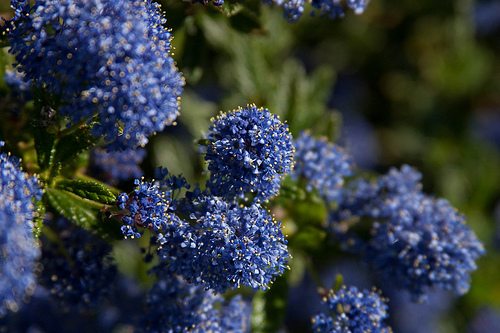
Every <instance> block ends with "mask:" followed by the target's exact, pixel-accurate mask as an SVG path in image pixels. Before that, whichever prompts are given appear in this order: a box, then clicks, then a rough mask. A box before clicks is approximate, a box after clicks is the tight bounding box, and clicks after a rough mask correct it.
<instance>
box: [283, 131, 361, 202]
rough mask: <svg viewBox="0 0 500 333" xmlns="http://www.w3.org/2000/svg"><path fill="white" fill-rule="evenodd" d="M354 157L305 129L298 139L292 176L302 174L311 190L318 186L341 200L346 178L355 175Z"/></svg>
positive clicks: (329, 196)
mask: <svg viewBox="0 0 500 333" xmlns="http://www.w3.org/2000/svg"><path fill="white" fill-rule="evenodd" d="M352 164H353V162H352V159H351V157H350V156H349V155H348V154H347V153H346V152H345V151H344V150H343V149H341V148H340V147H338V146H336V145H334V144H332V143H329V142H328V141H327V140H326V139H315V138H314V137H312V136H311V135H310V134H308V133H305V132H304V133H302V134H301V135H300V136H299V138H298V139H296V140H295V168H294V172H293V174H292V176H293V178H295V179H298V178H303V179H305V181H306V189H307V190H308V191H312V190H316V191H318V193H319V194H320V195H321V196H322V197H323V198H324V199H325V200H326V201H327V202H332V201H338V200H339V199H340V197H341V195H342V188H343V186H344V178H345V177H348V176H351V175H352V168H353V165H352Z"/></svg>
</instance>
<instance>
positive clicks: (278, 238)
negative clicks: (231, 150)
mask: <svg viewBox="0 0 500 333" xmlns="http://www.w3.org/2000/svg"><path fill="white" fill-rule="evenodd" d="M191 207H194V211H193V212H192V214H191V219H192V221H193V227H192V229H191V230H192V235H194V238H195V239H196V242H195V244H196V246H194V247H189V248H186V254H185V257H184V260H185V261H184V262H178V263H175V264H173V265H174V267H175V266H177V267H179V268H177V269H176V272H178V273H180V274H181V275H182V276H184V278H186V279H187V280H188V281H190V282H196V283H201V284H204V285H205V286H206V287H207V288H210V289H213V290H215V291H217V292H224V291H226V290H227V289H229V288H238V287H240V286H248V287H252V288H255V289H267V287H268V286H269V284H270V283H271V282H273V280H274V279H275V278H276V277H277V276H279V275H281V274H282V273H283V272H284V270H285V269H286V268H287V259H288V251H287V247H286V244H287V241H286V239H285V237H284V236H283V233H282V232H281V225H280V223H278V222H276V221H275V220H274V219H273V217H272V216H271V215H270V214H269V213H268V212H267V210H265V209H264V208H262V207H261V206H260V205H259V204H252V205H251V206H249V207H243V206H239V205H237V204H233V203H228V202H226V201H224V200H222V199H221V198H219V197H213V196H201V197H199V198H197V199H195V201H194V203H193V205H192V206H191ZM186 258H189V259H186Z"/></svg>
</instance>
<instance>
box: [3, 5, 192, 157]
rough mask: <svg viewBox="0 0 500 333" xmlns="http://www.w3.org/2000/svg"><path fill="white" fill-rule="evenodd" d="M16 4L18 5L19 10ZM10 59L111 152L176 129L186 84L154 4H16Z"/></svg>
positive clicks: (158, 9) (156, 6)
mask: <svg viewBox="0 0 500 333" xmlns="http://www.w3.org/2000/svg"><path fill="white" fill-rule="evenodd" d="M16 3H17V4H16ZM13 6H14V7H16V9H17V10H18V11H23V12H24V13H25V14H23V15H19V16H16V18H15V19H14V22H12V23H11V25H12V26H13V28H12V29H10V31H9V38H10V43H11V52H12V53H13V54H14V55H15V56H16V60H17V62H18V63H19V65H20V69H21V70H22V71H23V72H24V73H25V75H26V78H27V79H29V80H33V83H34V84H35V85H37V86H39V87H43V88H44V89H46V90H48V91H49V92H51V93H53V94H56V95H59V96H60V97H62V98H63V99H64V100H65V101H66V104H64V105H62V107H61V109H60V112H61V114H63V115H65V116H68V117H69V118H70V119H71V120H72V121H73V122H74V123H76V122H80V121H88V122H90V121H92V120H93V119H94V116H95V115H96V114H97V116H98V122H94V123H93V124H94V127H93V131H94V134H95V135H96V136H97V137H104V138H105V139H106V140H107V141H108V142H110V147H111V148H113V149H115V148H120V149H122V148H124V147H135V146H143V145H145V144H146V143H147V142H148V137H149V136H150V135H152V134H154V133H155V132H157V131H161V130H163V128H164V127H165V126H166V125H170V124H172V123H173V122H174V121H175V119H176V117H177V115H178V110H179V98H180V94H181V92H182V87H183V84H184V81H183V78H182V76H181V75H180V73H179V72H178V71H177V69H176V67H175V64H174V61H173V59H172V57H171V54H170V51H171V50H170V49H171V45H170V39H171V34H170V32H169V31H168V30H166V29H165V28H164V27H163V24H164V23H165V19H164V18H163V16H162V14H161V12H160V8H159V5H158V4H156V3H154V2H152V1H151V0H133V1H129V0H115V1H104V0H40V1H36V2H35V4H34V5H33V6H28V5H27V4H26V3H25V2H21V3H19V2H17V1H15V2H13Z"/></svg>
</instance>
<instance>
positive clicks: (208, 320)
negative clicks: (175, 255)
mask: <svg viewBox="0 0 500 333" xmlns="http://www.w3.org/2000/svg"><path fill="white" fill-rule="evenodd" d="M156 274H157V275H158V276H159V280H158V281H157V282H156V283H155V285H154V286H153V288H152V289H151V290H150V292H149V294H148V297H147V312H146V315H145V316H144V325H143V326H144V331H145V332H148V333H149V332H154V333H156V332H158V333H164V332H165V333H167V332H168V333H170V332H172V333H174V332H175V333H177V332H179V333H183V332H190V333H202V332H214V333H218V332H220V333H222V332H233V333H245V332H249V326H248V322H249V317H250V306H249V305H248V304H247V302H245V301H243V300H242V298H241V297H240V296H235V297H233V298H232V299H231V300H230V301H229V302H226V301H224V299H223V298H222V296H220V295H218V294H214V292H213V291H212V290H206V289H204V288H202V287H200V286H195V285H192V284H188V283H187V282H186V281H184V280H183V279H182V278H180V277H178V276H175V275H172V274H169V273H168V272H165V271H162V270H160V272H156Z"/></svg>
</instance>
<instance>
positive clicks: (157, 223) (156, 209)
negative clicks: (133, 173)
mask: <svg viewBox="0 0 500 333" xmlns="http://www.w3.org/2000/svg"><path fill="white" fill-rule="evenodd" d="M135 185H136V187H135V189H134V191H133V192H132V193H131V194H127V193H121V194H120V195H119V196H118V198H117V204H118V208H119V209H120V210H122V213H123V216H122V222H123V226H122V228H121V230H122V233H123V235H124V236H125V238H139V237H141V233H140V232H139V229H138V228H143V229H150V230H152V231H153V232H154V233H155V234H157V235H158V237H159V242H160V243H162V242H163V241H166V240H172V238H176V237H174V235H175V234H177V235H180V234H182V231H183V230H185V229H186V228H187V224H186V222H184V221H183V220H181V219H180V218H179V216H177V214H176V208H177V201H176V200H174V198H173V194H174V190H173V189H172V188H171V187H168V186H167V184H166V182H165V181H161V182H160V181H152V182H147V181H144V180H143V179H136V180H135ZM171 232H172V233H173V234H171Z"/></svg>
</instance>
